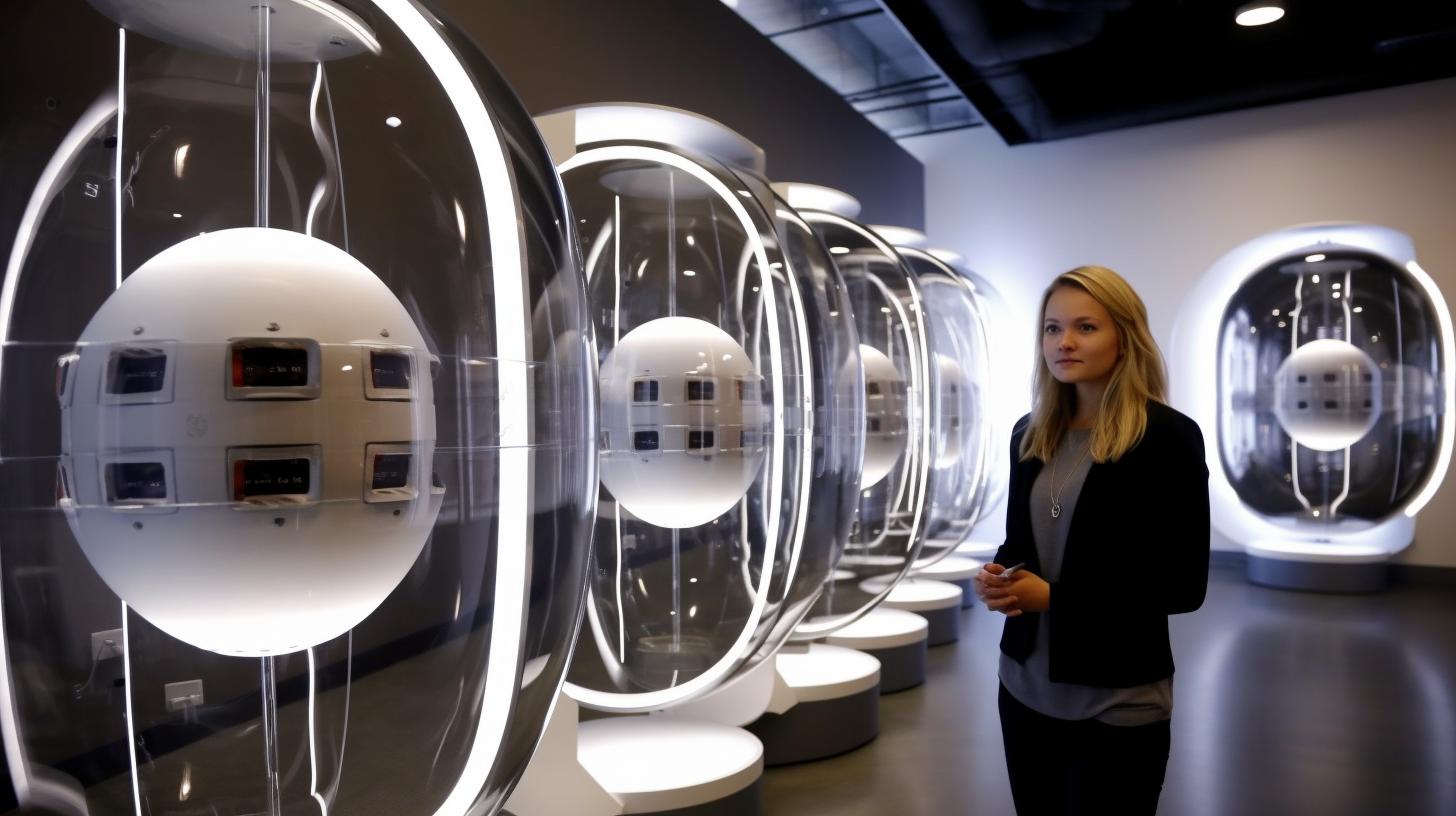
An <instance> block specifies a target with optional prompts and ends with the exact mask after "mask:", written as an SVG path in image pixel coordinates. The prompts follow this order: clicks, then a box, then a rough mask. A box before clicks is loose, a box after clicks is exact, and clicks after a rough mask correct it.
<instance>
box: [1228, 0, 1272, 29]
mask: <svg viewBox="0 0 1456 816" xmlns="http://www.w3.org/2000/svg"><path fill="white" fill-rule="evenodd" d="M1283 16H1284V7H1283V6H1280V5H1278V4H1275V3H1249V4H1248V5H1246V6H1239V9H1238V11H1235V12H1234V22H1236V23H1238V24H1239V25H1241V26H1261V25H1268V24H1269V23H1272V22H1274V21H1275V20H1278V19H1280V18H1281V17H1283Z"/></svg>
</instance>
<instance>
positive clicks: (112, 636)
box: [91, 629, 126, 663]
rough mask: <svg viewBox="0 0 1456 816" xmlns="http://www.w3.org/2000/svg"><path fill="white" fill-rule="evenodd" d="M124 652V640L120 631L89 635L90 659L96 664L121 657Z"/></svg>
mask: <svg viewBox="0 0 1456 816" xmlns="http://www.w3.org/2000/svg"><path fill="white" fill-rule="evenodd" d="M125 652H126V639H125V638H124V637H122V634H121V630H120V629H107V630H106V631H105V632H92V633H91V659H92V660H94V661H96V662H97V663H100V662H101V661H103V660H109V659H111V658H113V657H121V656H122V655H123V654H124V653H125Z"/></svg>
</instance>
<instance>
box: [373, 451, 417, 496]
mask: <svg viewBox="0 0 1456 816" xmlns="http://www.w3.org/2000/svg"><path fill="white" fill-rule="evenodd" d="M410 458H411V457H410V454H408V453H381V454H378V455H376V456H375V457H374V474H373V478H372V479H371V481H370V487H371V489H373V490H390V489H393V488H399V487H406V486H408V485H409V472H410Z"/></svg>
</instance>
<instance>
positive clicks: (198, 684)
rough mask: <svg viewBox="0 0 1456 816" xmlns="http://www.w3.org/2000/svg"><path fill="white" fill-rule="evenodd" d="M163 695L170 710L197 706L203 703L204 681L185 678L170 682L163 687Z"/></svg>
mask: <svg viewBox="0 0 1456 816" xmlns="http://www.w3.org/2000/svg"><path fill="white" fill-rule="evenodd" d="M162 695H163V696H164V697H165V698H166V701H167V710H168V711H182V710H184V709H188V708H196V707H197V706H200V705H202V703H203V702H204V701H203V698H202V681H201V680H183V681H181V682H178V683H168V684H166V685H165V686H163V687H162Z"/></svg>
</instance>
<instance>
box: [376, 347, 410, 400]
mask: <svg viewBox="0 0 1456 816" xmlns="http://www.w3.org/2000/svg"><path fill="white" fill-rule="evenodd" d="M369 370H370V377H372V378H373V382H374V387H375V388H380V389H384V388H388V389H394V390H397V391H408V390H409V387H410V356H409V355H408V354H400V353H398V352H393V351H371V352H369Z"/></svg>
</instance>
